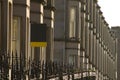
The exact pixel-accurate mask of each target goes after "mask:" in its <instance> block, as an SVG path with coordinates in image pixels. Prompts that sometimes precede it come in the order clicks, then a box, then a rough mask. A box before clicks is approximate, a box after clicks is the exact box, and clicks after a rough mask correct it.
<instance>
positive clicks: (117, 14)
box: [98, 0, 120, 27]
mask: <svg viewBox="0 0 120 80" xmlns="http://www.w3.org/2000/svg"><path fill="white" fill-rule="evenodd" d="M98 4H99V6H100V7H101V11H102V12H103V16H104V17H105V20H106V21H107V23H108V24H109V27H111V26H120V0H98Z"/></svg>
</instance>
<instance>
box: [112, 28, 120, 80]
mask: <svg viewBox="0 0 120 80" xmlns="http://www.w3.org/2000/svg"><path fill="white" fill-rule="evenodd" d="M111 31H113V32H114V34H115V37H116V38H117V45H116V48H117V80H119V79H120V68H119V67H120V65H119V64H120V63H119V60H120V49H119V46H120V26H112V27H111Z"/></svg>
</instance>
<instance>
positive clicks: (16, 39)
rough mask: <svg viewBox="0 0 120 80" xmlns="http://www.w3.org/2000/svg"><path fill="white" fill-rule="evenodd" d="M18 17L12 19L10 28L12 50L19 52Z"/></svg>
mask: <svg viewBox="0 0 120 80" xmlns="http://www.w3.org/2000/svg"><path fill="white" fill-rule="evenodd" d="M20 23H21V21H20V17H14V18H13V26H12V50H13V52H15V51H17V52H18V53H19V52H20Z"/></svg>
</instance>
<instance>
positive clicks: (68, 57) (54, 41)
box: [0, 0, 117, 80]
mask: <svg viewBox="0 0 120 80" xmlns="http://www.w3.org/2000/svg"><path fill="white" fill-rule="evenodd" d="M35 26H39V27H46V29H45V30H44V29H42V30H39V29H41V28H38V30H37V29H35V30H36V31H33V33H35V32H36V34H37V31H38V34H37V35H33V36H32V37H31V34H32V33H31V31H32V29H34V27H35ZM40 31H41V32H43V33H44V31H45V35H41V36H42V37H43V38H45V40H43V39H42V42H41V43H36V42H33V43H32V42H31V39H32V40H33V41H34V39H33V38H36V39H39V38H41V36H40V34H39V32H40ZM0 50H5V51H6V52H9V53H10V54H11V55H12V53H16V52H17V54H18V55H20V53H22V56H23V57H24V58H25V60H26V61H29V58H30V59H31V60H41V61H45V62H47V61H52V62H54V61H55V62H61V63H62V64H71V65H73V67H74V68H75V70H76V71H77V70H78V71H79V73H81V72H82V73H83V76H84V77H87V75H88V74H87V72H90V75H93V76H95V80H117V38H116V36H115V33H114V32H113V30H111V29H110V28H109V24H108V23H107V22H106V20H105V18H104V16H103V14H102V11H101V9H100V6H99V5H98V0H0ZM13 56H15V54H13ZM10 61H11V62H12V60H10ZM11 62H10V63H11ZM25 65H26V64H25ZM26 67H27V65H26Z"/></svg>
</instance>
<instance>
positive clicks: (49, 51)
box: [0, 0, 55, 66]
mask: <svg viewBox="0 0 120 80" xmlns="http://www.w3.org/2000/svg"><path fill="white" fill-rule="evenodd" d="M54 11H55V8H54V0H0V50H2V51H6V52H7V53H10V55H11V56H12V53H13V56H12V58H14V56H15V54H14V53H17V55H18V56H20V54H22V57H24V58H23V59H24V60H23V61H24V62H26V63H25V65H26V66H27V65H28V64H27V63H28V61H29V60H30V59H31V60H34V59H35V60H41V61H46V60H48V61H50V60H51V61H52V60H53V44H54V38H53V37H54V31H53V30H54V29H53V28H54ZM32 23H34V24H46V25H47V33H46V34H47V35H45V36H46V37H47V46H45V47H44V46H37V47H32V46H31V45H30V43H31V40H30V37H31V24H32ZM36 36H37V35H36ZM38 37H40V36H39V34H38ZM12 58H11V59H12Z"/></svg>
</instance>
